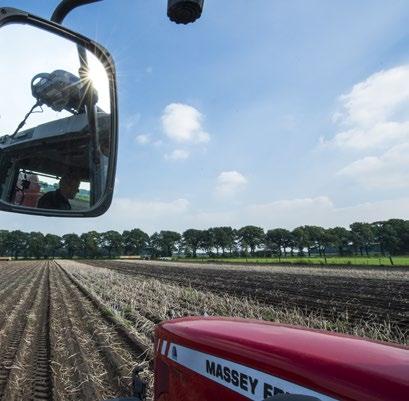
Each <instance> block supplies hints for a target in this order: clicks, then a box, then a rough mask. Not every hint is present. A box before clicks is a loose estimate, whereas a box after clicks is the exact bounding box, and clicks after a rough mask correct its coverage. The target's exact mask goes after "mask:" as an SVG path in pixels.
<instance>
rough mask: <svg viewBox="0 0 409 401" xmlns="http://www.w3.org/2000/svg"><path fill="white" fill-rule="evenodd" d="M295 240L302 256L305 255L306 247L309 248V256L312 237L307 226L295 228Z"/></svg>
mask: <svg viewBox="0 0 409 401" xmlns="http://www.w3.org/2000/svg"><path fill="white" fill-rule="evenodd" d="M292 234H293V240H294V244H295V246H296V247H297V248H298V253H299V255H300V256H304V249H305V248H307V249H308V256H310V247H311V243H310V239H309V237H308V230H306V229H305V227H297V228H295V229H294V230H293V232H292Z"/></svg>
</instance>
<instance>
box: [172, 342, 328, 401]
mask: <svg viewBox="0 0 409 401" xmlns="http://www.w3.org/2000/svg"><path fill="white" fill-rule="evenodd" d="M168 358H169V359H171V360H172V361H174V362H176V363H177V364H179V365H182V366H184V367H185V368H188V369H190V370H192V371H194V372H196V373H198V374H200V375H202V376H204V377H206V378H208V379H210V380H213V381H214V382H216V383H219V384H221V385H222V386H224V387H227V388H229V389H231V390H233V391H235V392H237V393H239V394H241V395H243V396H244V397H247V398H249V399H250V400H255V401H261V400H264V399H265V398H267V397H270V396H274V395H277V394H283V393H288V394H303V395H309V396H313V397H316V398H318V399H320V400H321V401H330V400H335V399H334V398H331V397H328V396H326V395H324V394H320V393H317V392H316V391H313V390H310V389H307V388H305V387H302V386H299V385H297V384H294V383H291V382H289V381H286V380H283V379H280V378H278V377H275V376H272V375H269V374H266V373H264V372H260V371H258V370H255V369H252V368H249V367H247V366H244V365H240V364H238V363H235V362H232V361H228V360H225V359H222V358H218V357H216V356H213V355H209V354H205V353H203V352H200V351H196V350H194V349H191V348H187V347H183V346H181V345H177V344H173V343H171V344H170V347H169V354H168Z"/></svg>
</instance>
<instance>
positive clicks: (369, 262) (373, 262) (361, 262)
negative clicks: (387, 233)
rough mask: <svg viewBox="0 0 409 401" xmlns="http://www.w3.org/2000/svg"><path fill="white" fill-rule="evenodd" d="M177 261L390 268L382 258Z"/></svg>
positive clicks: (402, 259) (402, 262)
mask: <svg viewBox="0 0 409 401" xmlns="http://www.w3.org/2000/svg"><path fill="white" fill-rule="evenodd" d="M174 260H177V261H186V262H216V263H217V262H219V263H220V262H224V263H250V264H275V263H278V264H281V263H282V264H294V265H296V264H305V265H341V266H345V265H346V266H392V265H391V261H390V259H389V257H384V256H370V257H368V258H367V257H364V256H345V257H340V256H328V257H327V258H326V260H325V258H323V257H319V256H312V257H310V258H308V257H297V256H294V257H291V256H288V257H286V258H285V257H282V258H278V257H274V258H261V257H248V258H245V257H235V258H225V257H220V258H219V257H218V258H211V257H201V256H199V257H197V258H175V259H174ZM392 260H393V265H394V266H409V256H393V257H392Z"/></svg>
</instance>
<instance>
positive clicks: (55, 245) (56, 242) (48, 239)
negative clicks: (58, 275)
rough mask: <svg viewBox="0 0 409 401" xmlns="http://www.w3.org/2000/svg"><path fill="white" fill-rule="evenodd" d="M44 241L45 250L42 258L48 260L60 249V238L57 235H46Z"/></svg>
mask: <svg viewBox="0 0 409 401" xmlns="http://www.w3.org/2000/svg"><path fill="white" fill-rule="evenodd" d="M44 240H45V249H44V256H45V257H46V258H48V257H49V256H51V257H53V258H54V257H55V255H56V253H57V251H58V250H59V249H60V248H61V247H62V245H63V244H62V238H61V237H59V236H58V235H54V234H47V235H46V236H45V237H44Z"/></svg>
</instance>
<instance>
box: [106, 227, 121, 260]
mask: <svg viewBox="0 0 409 401" xmlns="http://www.w3.org/2000/svg"><path fill="white" fill-rule="evenodd" d="M101 245H102V247H103V248H104V249H106V250H107V251H108V256H109V258H112V256H113V255H119V254H120V253H121V251H122V235H121V234H120V233H119V232H118V231H114V230H110V231H107V232H105V233H102V234H101Z"/></svg>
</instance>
